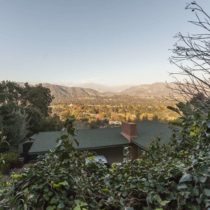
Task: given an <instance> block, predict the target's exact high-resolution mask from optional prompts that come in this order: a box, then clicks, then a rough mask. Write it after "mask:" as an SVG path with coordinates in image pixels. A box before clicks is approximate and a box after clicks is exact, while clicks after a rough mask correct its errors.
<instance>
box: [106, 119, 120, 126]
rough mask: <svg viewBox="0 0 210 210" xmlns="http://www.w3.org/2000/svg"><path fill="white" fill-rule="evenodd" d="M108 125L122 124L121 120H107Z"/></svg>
mask: <svg viewBox="0 0 210 210" xmlns="http://www.w3.org/2000/svg"><path fill="white" fill-rule="evenodd" d="M109 125H114V126H120V125H122V122H121V121H114V120H109Z"/></svg>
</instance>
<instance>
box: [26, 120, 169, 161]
mask: <svg viewBox="0 0 210 210" xmlns="http://www.w3.org/2000/svg"><path fill="white" fill-rule="evenodd" d="M171 132H172V130H171V128H170V127H169V125H168V124H167V123H163V122H160V121H156V120H154V121H141V122H138V123H137V124H136V123H122V126H121V127H114V128H99V129H80V130H78V131H77V135H76V139H77V141H78V142H79V145H76V144H74V147H75V148H76V149H78V150H88V151H90V152H94V153H95V154H96V155H99V156H104V157H106V159H107V161H108V163H113V162H121V161H122V160H123V157H124V155H123V151H124V148H125V147H128V148H129V149H130V150H131V155H132V158H137V157H138V155H139V154H140V153H141V151H142V150H146V149H147V147H148V146H149V144H150V143H151V142H152V141H153V140H154V139H155V138H160V142H161V143H168V142H169V141H170V137H171ZM62 134H63V131H53V132H40V133H38V134H35V135H33V136H32V137H31V140H32V142H33V143H32V145H31V147H30V149H29V150H28V155H29V156H34V155H35V156H36V155H39V154H43V153H45V152H47V151H49V150H50V149H53V148H54V147H55V146H56V144H57V140H58V139H59V137H60V136H61V135H62Z"/></svg>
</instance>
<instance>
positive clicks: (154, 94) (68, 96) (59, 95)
mask: <svg viewBox="0 0 210 210" xmlns="http://www.w3.org/2000/svg"><path fill="white" fill-rule="evenodd" d="M43 86H44V87H47V88H49V89H50V91H51V93H52V95H53V96H54V97H55V98H54V102H55V103H70V102H72V101H78V100H97V99H109V98H112V100H114V98H115V97H116V98H117V97H118V98H119V97H121V98H123V97H126V96H129V97H133V98H142V99H148V98H150V99H156V98H157V99H158V98H159V99H160V98H165V97H169V96H170V95H171V92H172V91H171V89H170V88H169V87H168V86H170V87H172V86H173V84H166V83H153V84H145V85H138V86H133V87H130V88H128V89H126V90H124V91H121V92H117V93H116V92H99V91H97V90H94V89H91V88H83V87H68V86H63V85H55V84H49V83H44V84H43Z"/></svg>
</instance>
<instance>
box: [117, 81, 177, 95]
mask: <svg viewBox="0 0 210 210" xmlns="http://www.w3.org/2000/svg"><path fill="white" fill-rule="evenodd" d="M169 86H170V87H172V86H173V84H169V85H168V84H166V83H153V84H145V85H138V86H133V87H131V88H128V89H126V90H124V91H122V92H121V94H123V95H129V96H135V97H140V98H165V97H169V96H170V95H171V92H172V91H171V89H170V88H169Z"/></svg>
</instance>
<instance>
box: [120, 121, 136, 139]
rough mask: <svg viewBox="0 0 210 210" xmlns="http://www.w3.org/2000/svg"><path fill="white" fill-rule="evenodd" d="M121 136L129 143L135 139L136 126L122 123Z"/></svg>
mask: <svg viewBox="0 0 210 210" xmlns="http://www.w3.org/2000/svg"><path fill="white" fill-rule="evenodd" d="M121 134H122V135H123V136H124V137H125V138H126V139H127V140H128V141H129V143H130V142H131V141H132V139H134V138H135V137H137V126H136V123H132V122H123V123H122V131H121Z"/></svg>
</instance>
